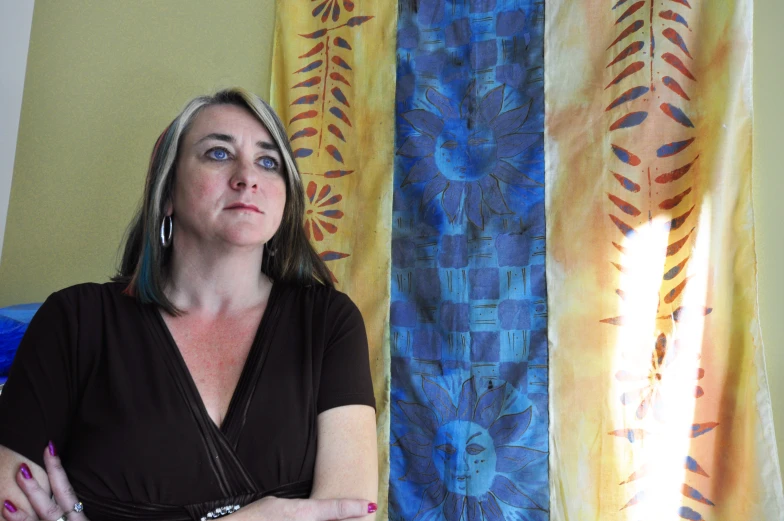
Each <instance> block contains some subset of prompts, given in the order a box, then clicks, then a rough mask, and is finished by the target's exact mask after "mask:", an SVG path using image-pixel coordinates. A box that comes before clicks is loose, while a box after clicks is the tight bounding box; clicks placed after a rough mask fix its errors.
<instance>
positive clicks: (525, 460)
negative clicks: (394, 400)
mask: <svg viewBox="0 0 784 521" xmlns="http://www.w3.org/2000/svg"><path fill="white" fill-rule="evenodd" d="M422 388H423V391H424V393H425V395H426V396H427V398H428V401H429V402H430V405H432V406H433V409H430V408H428V407H426V406H424V405H421V404H417V403H407V402H402V401H401V402H398V405H399V406H400V408H401V410H402V412H403V413H404V414H405V415H406V416H407V417H408V419H409V420H410V421H411V422H412V424H413V425H416V426H417V427H418V431H419V432H415V431H410V432H409V433H407V434H405V435H403V436H401V437H399V438H398V439H397V442H396V445H398V446H399V447H401V448H402V449H403V451H404V452H405V453H406V457H407V458H408V463H409V465H408V469H407V473H406V475H405V476H403V477H402V478H400V479H401V480H407V481H412V482H415V483H418V484H421V485H423V486H424V492H423V493H422V496H421V503H420V506H419V509H418V511H417V512H416V515H415V517H414V519H416V520H420V519H428V520H435V519H445V520H447V521H459V520H460V519H466V520H469V519H470V520H477V521H481V520H488V521H491V520H492V521H500V520H513V519H514V520H525V521H534V520H536V521H539V520H544V519H547V510H546V506H547V504H546V503H545V502H543V501H541V498H540V497H538V494H537V493H536V491H535V490H527V489H526V487H527V485H531V486H532V487H533V488H534V489H535V488H536V486H537V484H536V483H534V482H529V481H527V480H525V479H517V478H518V477H519V476H520V475H521V473H522V474H525V472H526V470H531V469H532V468H533V467H535V466H537V465H540V464H544V465H546V464H547V453H546V452H542V451H539V450H536V449H532V448H529V447H525V446H522V440H523V438H525V434H526V432H527V431H528V429H529V427H530V425H531V418H532V414H533V410H532V407H531V406H529V407H527V408H526V409H525V410H522V411H519V412H513V411H512V410H510V409H509V407H507V406H508V405H509V404H510V403H511V401H512V399H511V394H512V393H511V392H510V391H511V389H509V388H508V386H507V384H505V383H504V384H503V385H500V386H497V387H492V388H490V389H485V388H482V393H481V394H477V390H476V388H475V379H474V378H469V379H468V380H466V381H464V382H463V383H462V385H461V389H460V395H459V397H458V404H457V406H456V407H455V405H454V403H453V401H452V398H451V396H450V394H449V393H448V392H447V390H446V389H445V388H444V387H442V386H441V385H439V384H438V383H436V382H435V381H434V380H431V379H428V378H426V377H423V379H422ZM528 439H530V437H529V438H528ZM529 467H531V469H529Z"/></svg>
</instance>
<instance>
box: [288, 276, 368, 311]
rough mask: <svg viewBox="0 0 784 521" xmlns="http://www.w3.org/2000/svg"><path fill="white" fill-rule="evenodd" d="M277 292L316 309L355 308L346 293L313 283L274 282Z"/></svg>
mask: <svg viewBox="0 0 784 521" xmlns="http://www.w3.org/2000/svg"><path fill="white" fill-rule="evenodd" d="M275 284H276V285H277V286H278V288H277V289H278V291H279V292H280V293H281V294H284V295H287V296H289V297H290V298H295V299H300V300H303V301H308V302H312V303H313V304H315V305H316V306H318V307H322V306H324V307H338V308H342V307H346V306H348V307H356V306H355V304H354V302H353V301H352V300H351V297H349V296H348V295H347V294H346V293H343V292H342V291H340V290H338V289H336V288H335V287H333V286H327V285H324V284H320V283H318V282H315V283H313V284H306V285H303V284H293V283H287V282H276V283H275Z"/></svg>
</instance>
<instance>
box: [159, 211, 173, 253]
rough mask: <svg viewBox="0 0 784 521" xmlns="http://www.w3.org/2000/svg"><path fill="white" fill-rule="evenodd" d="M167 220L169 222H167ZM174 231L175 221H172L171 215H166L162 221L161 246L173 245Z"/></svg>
mask: <svg viewBox="0 0 784 521" xmlns="http://www.w3.org/2000/svg"><path fill="white" fill-rule="evenodd" d="M167 220H168V224H167V223H166V221H167ZM167 230H168V232H167ZM173 231H174V221H172V218H171V215H164V216H163V220H162V221H161V246H163V247H164V248H168V247H169V246H170V245H171V240H172V232H173Z"/></svg>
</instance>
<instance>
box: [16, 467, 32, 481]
mask: <svg viewBox="0 0 784 521" xmlns="http://www.w3.org/2000/svg"><path fill="white" fill-rule="evenodd" d="M19 470H21V471H22V476H24V478H25V479H33V474H32V473H31V472H30V467H28V466H27V463H22V464H21V465H20V466H19Z"/></svg>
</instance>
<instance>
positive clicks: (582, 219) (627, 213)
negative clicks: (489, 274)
mask: <svg viewBox="0 0 784 521" xmlns="http://www.w3.org/2000/svg"><path fill="white" fill-rule="evenodd" d="M546 11H547V15H546V16H547V19H546V35H545V49H546V53H545V56H546V59H545V89H546V94H545V96H546V123H545V126H546V131H545V135H546V139H545V142H546V157H547V174H546V191H547V196H546V205H547V208H546V214H547V250H548V253H547V255H548V257H547V279H548V280H547V282H548V303H549V305H548V309H549V341H550V364H551V365H550V375H551V377H550V393H551V394H550V396H551V404H550V408H551V422H552V423H551V434H550V436H551V444H550V447H551V454H550V472H551V474H550V481H551V519H553V520H580V521H586V520H596V521H598V520H601V521H616V520H618V521H620V520H635V521H644V520H656V521H662V520H670V519H672V520H680V519H687V520H707V521H711V520H726V521H750V520H755V521H758V520H780V519H783V517H782V516H784V514H782V512H784V499H783V498H782V485H781V473H780V469H779V466H778V456H777V453H776V446H775V438H774V433H773V420H772V412H771V405H770V396H769V393H768V386H767V381H766V376H765V363H764V358H763V351H762V345H761V339H760V333H759V320H758V309H757V290H756V264H755V262H756V261H755V253H754V222H753V213H752V206H751V158H752V153H751V152H752V150H751V144H752V140H751V137H752V134H751V133H752V82H751V73H752V61H751V58H752V47H751V28H752V1H751V0H726V1H722V2H712V1H709V0H666V1H663V0H655V1H654V0H640V1H636V0H581V1H573V0H552V1H548V2H547V6H546Z"/></svg>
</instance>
